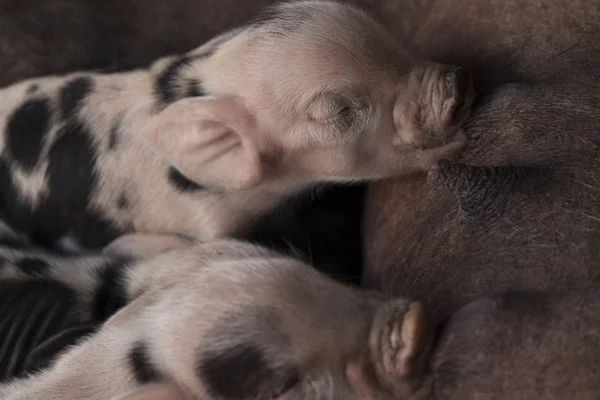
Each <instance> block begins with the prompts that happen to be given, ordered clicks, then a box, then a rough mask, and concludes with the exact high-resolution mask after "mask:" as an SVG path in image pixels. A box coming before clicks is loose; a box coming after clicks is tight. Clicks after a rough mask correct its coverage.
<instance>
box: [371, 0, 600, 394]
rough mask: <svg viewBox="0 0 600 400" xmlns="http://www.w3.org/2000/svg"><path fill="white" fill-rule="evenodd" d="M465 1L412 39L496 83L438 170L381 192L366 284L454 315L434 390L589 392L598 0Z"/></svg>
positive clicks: (485, 82)
mask: <svg viewBox="0 0 600 400" xmlns="http://www.w3.org/2000/svg"><path fill="white" fill-rule="evenodd" d="M463 3H465V2H463ZM468 3H469V4H470V7H460V6H457V5H456V4H455V3H452V5H451V6H450V3H446V4H444V2H442V1H439V2H437V3H436V6H435V7H433V8H432V9H431V12H432V13H431V15H430V18H429V20H428V22H427V24H424V25H422V26H421V28H420V29H419V30H417V31H416V33H415V42H416V44H417V47H418V48H420V49H421V51H422V52H423V53H424V54H428V55H429V56H432V55H436V56H437V59H438V60H442V61H444V60H445V61H449V60H466V62H467V63H468V64H470V65H471V67H472V68H473V70H474V71H475V75H476V76H477V77H478V78H479V79H478V84H479V87H480V88H485V89H486V90H485V91H483V92H482V93H480V98H479V100H478V104H477V106H476V107H475V109H474V112H473V115H472V118H471V120H470V122H469V123H468V124H467V126H466V131H467V134H468V136H469V137H470V144H469V146H468V148H467V149H466V151H465V152H464V154H463V155H462V158H461V159H459V160H457V161H458V162H456V163H442V164H440V165H439V166H438V168H436V169H434V170H433V171H431V172H430V174H429V176H422V177H416V178H413V179H405V180H402V181H397V182H393V183H392V182H390V183H382V184H377V185H373V186H372V187H371V188H370V189H369V194H368V198H367V209H366V214H365V219H364V221H365V260H366V265H365V271H364V284H365V286H367V287H376V288H378V289H380V290H382V291H383V292H385V293H388V294H399V293H401V294H402V295H406V296H408V297H413V298H417V299H420V300H423V301H424V302H425V303H426V304H428V305H429V309H430V311H431V312H432V314H433V318H434V320H436V321H443V322H442V327H443V328H442V329H441V331H440V333H441V335H442V336H441V338H440V339H439V340H438V342H437V344H436V350H435V353H434V356H433V358H432V359H431V365H430V367H431V370H432V371H433V376H432V379H433V381H434V382H435V388H436V397H435V398H436V399H474V398H477V399H481V398H485V399H494V398H510V399H527V398H543V399H565V398H569V399H593V398H595V397H597V393H598V391H599V390H600V388H599V387H598V381H600V379H599V376H598V371H599V370H600V369H599V367H600V363H599V362H598V359H599V355H600V350H599V346H598V342H597V339H596V338H597V331H598V319H597V316H598V304H599V303H600V299H599V298H598V287H597V283H594V284H593V286H591V288H586V287H587V286H588V285H589V284H590V282H593V281H596V282H597V278H598V275H599V274H600V250H599V249H600V219H599V216H600V203H598V201H597V199H598V195H599V194H600V193H599V192H600V189H599V185H598V182H599V181H600V175H599V174H598V170H599V161H598V147H599V146H600V136H599V135H598V126H599V123H600V114H599V113H598V111H597V110H598V107H599V105H600V97H599V96H598V93H599V92H600V86H598V85H597V84H596V82H597V81H598V71H599V70H600V69H599V68H598V66H600V55H599V54H598V50H597V49H598V44H599V43H598V41H597V39H594V38H593V36H594V35H596V36H597V33H598V32H599V31H600V27H599V26H598V25H597V22H596V24H595V25H594V23H593V21H594V19H596V21H597V17H598V15H599V14H600V12H599V11H598V10H599V8H600V2H597V1H594V2H585V4H584V3H582V2H569V4H568V5H567V3H564V2H561V1H554V2H546V5H548V6H551V7H545V8H540V9H532V8H530V6H529V5H530V4H531V3H526V2H516V1H513V2H502V4H500V3H499V2H491V3H489V2H486V3H485V5H484V3H483V2H476V1H470V2H468ZM517 3H518V4H521V5H523V7H520V8H519V7H516V6H515V4H517ZM531 7H532V6H531ZM466 10H468V11H469V12H466ZM567 10H568V11H567ZM482 13H483V14H482ZM488 13H489V14H488ZM483 15H488V16H489V17H488V18H482V16H483ZM491 16H495V17H491ZM457 20H459V21H462V22H461V23H458V24H457V23H456V21H457ZM507 21H510V23H507ZM585 31H588V33H585ZM590 37H592V39H590ZM450 44H452V45H450ZM511 82H512V83H511ZM409 193H410V194H409ZM515 290H519V291H521V292H520V294H514V293H511V294H504V295H502V293H505V292H506V291H515ZM538 290H544V292H543V293H540V292H538ZM494 294H498V295H496V296H504V297H503V299H504V300H502V301H497V300H496V301H494V300H490V299H486V298H485V297H484V298H482V296H490V295H494ZM461 307H462V308H461ZM457 309H458V311H457Z"/></svg>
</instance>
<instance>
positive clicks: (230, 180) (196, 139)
mask: <svg viewBox="0 0 600 400" xmlns="http://www.w3.org/2000/svg"><path fill="white" fill-rule="evenodd" d="M143 134H144V137H145V139H146V140H147V141H148V142H149V143H150V145H151V146H152V147H154V148H155V149H156V150H157V151H158V153H159V154H161V155H162V156H163V157H164V158H165V159H166V160H167V161H168V162H169V163H170V164H171V165H172V166H174V167H175V168H177V169H178V170H179V171H181V173H183V174H184V175H185V176H186V177H187V178H189V179H191V180H193V181H195V182H197V183H199V184H200V185H204V186H208V187H218V188H221V189H225V190H236V189H248V188H251V187H253V186H256V185H257V184H259V183H260V182H261V180H262V177H263V171H262V165H261V161H260V156H259V152H258V148H257V144H256V138H257V128H256V123H255V119H254V117H253V116H252V115H251V114H250V112H248V110H247V109H246V108H245V107H244V106H243V105H242V104H241V102H239V101H237V99H234V98H214V97H203V98H189V99H183V100H180V101H177V102H175V103H173V104H171V105H170V106H168V107H167V108H165V109H164V110H162V111H161V112H160V113H158V114H156V115H154V116H152V117H151V118H150V119H149V121H148V123H147V124H146V126H145V129H144V132H143Z"/></svg>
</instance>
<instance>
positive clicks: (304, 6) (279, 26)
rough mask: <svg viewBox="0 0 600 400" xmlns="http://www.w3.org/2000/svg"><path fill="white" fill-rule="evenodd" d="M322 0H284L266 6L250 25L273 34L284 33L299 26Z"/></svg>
mask: <svg viewBox="0 0 600 400" xmlns="http://www.w3.org/2000/svg"><path fill="white" fill-rule="evenodd" d="M322 2H323V1H322V0H284V1H280V2H278V3H276V4H273V5H271V6H268V7H267V8H265V9H264V10H263V11H262V12H261V13H260V14H258V15H257V16H256V17H254V18H253V19H252V20H251V21H250V26H253V27H255V28H260V29H264V30H265V31H266V33H269V34H273V35H285V34H288V33H290V32H292V31H293V30H295V29H297V28H299V27H300V26H301V25H302V24H303V23H304V22H305V21H306V20H308V19H309V18H310V17H311V16H312V15H313V13H314V12H316V11H317V10H318V5H319V3H322ZM327 2H330V1H327Z"/></svg>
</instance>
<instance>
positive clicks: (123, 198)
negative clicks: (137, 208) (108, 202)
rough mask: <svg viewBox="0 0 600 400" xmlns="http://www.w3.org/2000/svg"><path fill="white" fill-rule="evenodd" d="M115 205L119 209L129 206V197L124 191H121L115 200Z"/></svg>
mask: <svg viewBox="0 0 600 400" xmlns="http://www.w3.org/2000/svg"><path fill="white" fill-rule="evenodd" d="M117 207H118V208H119V210H123V209H126V208H129V199H128V198H127V195H126V194H125V193H121V195H120V196H119V200H117Z"/></svg>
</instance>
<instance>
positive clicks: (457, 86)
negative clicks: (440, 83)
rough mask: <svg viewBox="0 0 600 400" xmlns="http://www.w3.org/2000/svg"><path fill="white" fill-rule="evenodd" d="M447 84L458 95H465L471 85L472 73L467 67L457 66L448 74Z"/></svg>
mask: <svg viewBox="0 0 600 400" xmlns="http://www.w3.org/2000/svg"><path fill="white" fill-rule="evenodd" d="M446 86H447V88H448V89H449V90H450V92H451V93H452V92H453V93H454V94H455V96H456V97H461V96H464V95H465V93H466V92H467V91H468V90H469V89H470V87H471V73H470V72H469V71H468V70H466V69H465V68H456V69H454V70H452V71H451V72H449V73H448V75H446Z"/></svg>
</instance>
